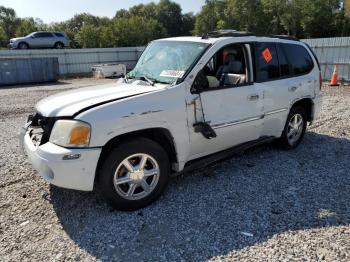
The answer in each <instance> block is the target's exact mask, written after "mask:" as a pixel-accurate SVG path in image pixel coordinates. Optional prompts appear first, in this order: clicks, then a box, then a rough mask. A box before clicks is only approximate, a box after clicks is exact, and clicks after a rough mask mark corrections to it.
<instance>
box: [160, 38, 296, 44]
mask: <svg viewBox="0 0 350 262" xmlns="http://www.w3.org/2000/svg"><path fill="white" fill-rule="evenodd" d="M227 39H234V40H236V41H237V42H252V41H264V42H283V43H294V44H302V42H297V41H293V40H288V39H281V38H278V37H276V38H274V37H264V36H235V37H212V38H210V37H209V38H206V39H203V38H202V37H199V36H182V37H171V38H164V39H159V40H156V41H179V42H197V43H206V44H214V43H217V42H221V41H224V40H227Z"/></svg>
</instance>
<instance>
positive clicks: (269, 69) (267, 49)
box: [255, 43, 280, 82]
mask: <svg viewBox="0 0 350 262" xmlns="http://www.w3.org/2000/svg"><path fill="white" fill-rule="evenodd" d="M255 56H256V64H257V70H256V81H257V82H266V81H270V80H274V79H277V78H279V77H280V68H279V64H278V56H277V50H276V45H275V43H256V52H255Z"/></svg>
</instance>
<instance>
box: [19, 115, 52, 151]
mask: <svg viewBox="0 0 350 262" xmlns="http://www.w3.org/2000/svg"><path fill="white" fill-rule="evenodd" d="M56 121H57V117H45V116H43V115H41V114H40V113H36V114H35V115H29V116H28V118H27V121H26V124H25V125H24V127H22V128H21V131H20V138H19V142H20V149H21V151H23V142H24V136H25V135H26V134H27V133H29V137H30V140H31V141H32V143H33V145H34V146H35V147H39V146H41V145H43V144H45V143H47V142H49V139H50V135H51V131H52V128H53V126H54V124H55V122H56Z"/></svg>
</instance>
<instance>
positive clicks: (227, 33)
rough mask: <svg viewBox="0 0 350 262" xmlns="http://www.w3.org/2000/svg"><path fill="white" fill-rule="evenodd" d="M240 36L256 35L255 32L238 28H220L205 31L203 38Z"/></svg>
mask: <svg viewBox="0 0 350 262" xmlns="http://www.w3.org/2000/svg"><path fill="white" fill-rule="evenodd" d="M239 36H254V34H253V33H250V32H245V31H237V30H218V31H212V32H208V33H205V34H204V35H203V36H202V39H208V38H219V37H239Z"/></svg>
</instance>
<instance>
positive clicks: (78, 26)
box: [0, 0, 350, 48]
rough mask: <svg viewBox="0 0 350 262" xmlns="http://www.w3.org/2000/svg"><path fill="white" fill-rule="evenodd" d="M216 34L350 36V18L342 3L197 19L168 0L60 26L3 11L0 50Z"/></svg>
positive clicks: (238, 1) (254, 8) (283, 4)
mask: <svg viewBox="0 0 350 262" xmlns="http://www.w3.org/2000/svg"><path fill="white" fill-rule="evenodd" d="M218 29H236V30H239V31H249V32H253V33H257V34H287V35H292V36H296V37H298V38H317V37H334V36H350V18H349V17H347V16H346V15H345V11H344V8H343V2H342V1H339V0H206V1H205V4H204V5H203V6H202V8H201V11H200V12H199V13H198V14H196V15H195V14H193V13H183V12H182V9H181V6H180V5H179V4H177V3H175V2H172V1H170V0H160V1H159V2H158V3H149V4H139V5H135V6H133V7H131V8H129V9H128V10H125V9H122V10H119V11H117V12H116V14H115V16H114V17H113V18H108V17H98V16H93V15H91V14H87V13H82V14H77V15H75V16H74V17H73V18H71V19H69V20H67V21H64V22H59V23H51V24H45V23H43V21H42V20H41V19H39V18H32V17H30V18H19V17H17V15H16V12H15V10H13V9H11V8H6V7H4V6H0V44H1V45H2V46H3V47H6V45H7V44H8V41H9V39H10V38H13V37H19V36H25V35H27V34H29V33H31V32H34V31H46V30H49V31H64V32H66V34H67V35H68V36H69V38H70V40H71V47H75V48H98V47H121V46H141V45H145V44H147V43H148V42H149V41H151V40H153V39H157V38H164V37H173V36H183V35H201V34H203V33H206V32H209V31H213V30H218Z"/></svg>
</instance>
